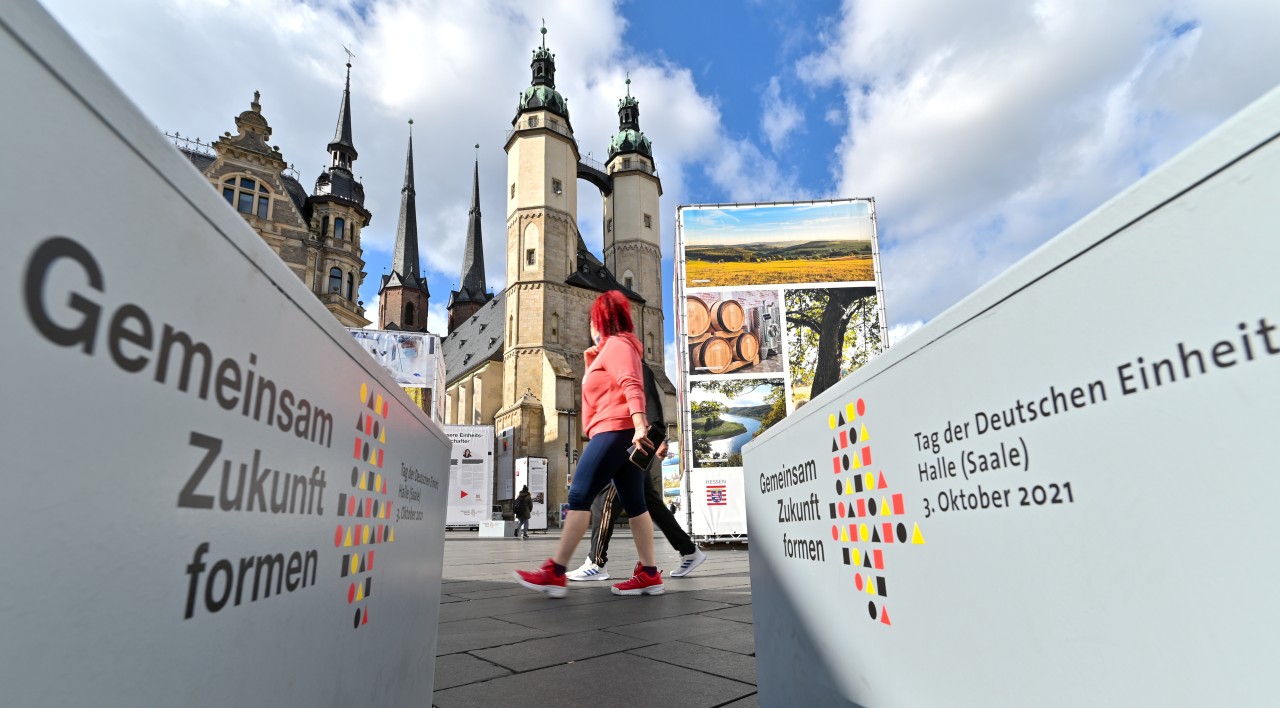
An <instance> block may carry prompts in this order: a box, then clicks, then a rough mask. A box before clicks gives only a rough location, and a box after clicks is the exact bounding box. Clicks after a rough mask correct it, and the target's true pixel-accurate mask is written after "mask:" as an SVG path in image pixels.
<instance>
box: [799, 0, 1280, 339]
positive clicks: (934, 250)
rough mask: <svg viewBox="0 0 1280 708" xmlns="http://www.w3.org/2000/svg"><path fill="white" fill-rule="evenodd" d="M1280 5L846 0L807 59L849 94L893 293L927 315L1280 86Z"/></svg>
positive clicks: (813, 71)
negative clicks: (1274, 34)
mask: <svg viewBox="0 0 1280 708" xmlns="http://www.w3.org/2000/svg"><path fill="white" fill-rule="evenodd" d="M1278 24H1280V4H1276V3H1261V2H1257V3H1212V2H1209V1H1208V0H1181V1H1177V2H1158V1H1156V0H1147V1H1140V2H1128V3H1114V2H1103V1H1102V0H1095V1H1092V2H1075V1H1074V0H1071V1H1069V0H1041V1H1040V2H1037V3H1034V4H1027V5H1017V4H1014V5H1010V4H1008V3H1004V2H996V1H995V0H984V1H980V2H976V3H965V4H963V5H958V4H955V3H950V2H945V0H932V1H930V2H916V3H847V4H846V5H845V7H844V10H843V16H842V18H841V21H840V23H839V24H838V26H837V27H836V28H835V29H834V30H833V31H832V32H831V33H830V34H828V35H826V36H824V37H823V41H824V45H825V48H824V49H823V50H821V51H819V52H817V53H815V54H813V55H812V56H809V57H807V58H805V59H804V60H802V61H801V62H800V63H799V64H798V66H797V70H798V72H799V74H800V75H801V77H802V78H804V79H805V80H806V81H807V82H809V83H810V84H811V85H813V86H818V87H825V86H831V85H834V86H837V87H838V88H840V89H841V90H842V91H843V94H844V100H845V111H844V112H845V119H846V120H847V130H846V132H845V135H844V137H843V139H842V141H841V144H840V145H839V146H838V150H837V163H836V167H835V170H834V174H833V177H834V179H835V180H836V182H837V183H838V187H837V190H836V191H837V192H838V193H841V194H858V195H874V196H875V197H876V200H877V212H878V217H879V227H880V232H881V236H882V238H883V242H882V244H881V245H882V253H883V255H882V261H883V267H884V272H885V278H886V290H887V297H886V300H887V303H888V305H889V307H890V308H891V310H893V311H895V312H897V313H899V314H901V315H902V316H903V317H905V318H907V319H908V320H914V319H921V318H928V317H931V316H932V315H934V314H936V313H937V312H939V311H941V310H942V309H945V308H946V307H947V306H949V305H951V304H953V303H954V302H956V301H957V300H958V299H960V298H962V297H963V296H964V295H966V294H968V293H969V292H971V291H972V290H973V289H974V288H976V287H977V286H978V285H980V284H982V283H983V282H985V281H986V280H988V279H990V278H991V277H993V276H994V275H996V274H998V273H999V272H1000V271H1001V270H1003V269H1004V268H1005V267H1007V266H1009V265H1010V264H1012V263H1013V262H1015V261H1016V260H1018V259H1019V258H1021V257H1022V256H1024V255H1025V254H1027V253H1028V252H1029V251H1031V250H1032V249H1033V248H1034V247H1036V246H1038V245H1039V244H1041V243H1043V242H1044V241H1045V240H1047V239H1048V238H1049V237H1051V236H1053V235H1055V234H1056V233H1057V232H1058V231H1060V230H1061V229H1062V228H1064V227H1065V226H1067V225H1069V224H1070V223H1072V222H1073V221H1075V220H1077V219H1079V218H1080V217H1082V216H1083V215H1084V214H1086V213H1087V212H1088V211H1089V210H1091V209H1092V208H1094V207H1096V206H1097V205H1099V204H1100V203H1102V202H1103V201H1105V200H1106V199H1107V198H1109V197H1111V196H1113V195H1114V194H1116V193H1118V192H1119V191H1121V190H1122V189H1123V188H1125V187H1126V186H1128V185H1129V184H1130V183H1132V182H1133V181H1134V180H1135V179H1137V178H1139V177H1140V176H1141V175H1143V174H1145V172H1146V171H1148V170H1150V169H1151V168H1153V167H1154V166H1156V165H1158V164H1160V163H1161V162H1163V161H1165V160H1166V159H1168V158H1169V157H1171V156H1172V155H1173V154H1175V153H1176V152H1177V151H1178V150H1180V149H1182V148H1183V147H1185V146H1186V145H1188V144H1189V143H1190V142H1191V141H1193V140H1194V139H1195V138H1197V137H1199V136H1201V135H1202V134H1203V133H1204V132H1206V131H1207V130H1208V129H1210V128H1212V127H1214V126H1215V125H1217V124H1218V123H1219V122H1221V121H1222V120H1223V119H1225V118H1226V117H1227V116H1229V115H1230V114H1231V113H1233V112H1234V111H1236V110H1238V109H1240V108H1242V107H1243V106H1244V105H1245V104H1246V103H1248V102H1249V101H1250V100H1252V99H1253V98H1256V97H1257V96H1259V95H1261V94H1262V93H1263V92H1264V91H1266V90H1268V89H1270V88H1271V87H1273V86H1275V85H1276V83H1277V82H1280V43H1276V42H1274V41H1272V40H1271V38H1270V34H1269V33H1270V32H1271V31H1272V29H1273V28H1274V27H1275V26H1277V25H1278Z"/></svg>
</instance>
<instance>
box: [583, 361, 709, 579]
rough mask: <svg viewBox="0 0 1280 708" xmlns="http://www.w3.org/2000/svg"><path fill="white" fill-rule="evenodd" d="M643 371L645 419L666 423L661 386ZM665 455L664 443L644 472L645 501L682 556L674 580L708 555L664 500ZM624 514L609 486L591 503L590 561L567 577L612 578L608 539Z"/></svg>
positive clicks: (654, 519)
mask: <svg viewBox="0 0 1280 708" xmlns="http://www.w3.org/2000/svg"><path fill="white" fill-rule="evenodd" d="M641 368H642V369H643V370H644V371H643V373H644V398H645V408H646V410H645V417H646V418H648V419H649V422H651V423H655V422H656V423H658V424H660V425H661V424H663V416H662V393H661V392H660V391H658V384H657V383H656V382H655V381H654V379H653V372H651V371H650V370H649V367H648V366H643V367H641ZM666 453H667V443H666V442H665V441H664V442H663V443H662V445H660V446H658V451H657V453H655V454H654V456H653V460H651V461H650V463H649V468H648V469H647V470H646V471H645V485H644V494H645V498H644V501H645V505H646V506H647V507H648V508H649V516H650V517H652V518H653V523H654V525H655V526H657V527H658V528H659V529H661V530H662V535H664V536H666V537H667V542H668V543H670V544H671V547H672V548H674V549H676V552H678V553H679V554H680V556H681V562H680V567H679V568H677V569H676V570H675V571H674V572H672V573H671V577H673V578H682V577H684V576H686V575H688V574H689V573H692V572H693V569H694V568H697V567H698V566H699V565H701V564H702V561H704V560H706V559H707V555H706V554H705V553H703V552H702V551H701V550H700V549H699V548H698V546H697V545H696V544H694V542H693V539H691V538H689V534H687V533H685V531H684V529H683V528H681V527H680V523H679V522H678V521H676V517H675V515H674V514H673V513H672V512H671V509H670V508H669V507H668V506H667V505H666V503H665V502H664V500H663V498H662V471H661V465H662V463H661V460H662V458H663V457H664V456H665V455H666ZM621 515H622V505H621V504H620V503H618V491H617V490H616V489H614V487H613V485H612V484H610V485H609V486H607V487H605V488H604V489H603V490H602V491H601V492H600V494H598V495H597V496H596V498H595V501H594V502H593V503H592V504H591V555H589V556H588V557H587V562H586V563H583V564H582V567H581V568H578V569H577V570H575V571H572V572H570V573H568V574H567V575H566V577H568V578H569V579H570V580H579V581H582V580H607V579H608V578H609V573H608V572H606V571H605V568H604V567H605V564H606V563H608V562H609V539H610V538H611V537H612V536H613V525H614V523H615V522H617V520H618V517H619V516H621Z"/></svg>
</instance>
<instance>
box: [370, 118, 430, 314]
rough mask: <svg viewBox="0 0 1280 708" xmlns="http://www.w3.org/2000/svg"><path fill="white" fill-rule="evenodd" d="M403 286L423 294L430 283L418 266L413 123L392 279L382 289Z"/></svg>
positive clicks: (392, 265)
mask: <svg viewBox="0 0 1280 708" xmlns="http://www.w3.org/2000/svg"><path fill="white" fill-rule="evenodd" d="M388 285H402V286H405V287H410V288H416V289H418V290H421V291H423V292H424V293H428V295H429V294H430V293H429V292H428V290H427V281H426V279H425V278H423V277H422V275H421V271H420V270H419V265H418V199H417V196H416V193H415V191H414V187H413V120H412V119H410V120H409V149H408V151H407V153H406V154H405V162H404V186H403V187H402V188H401V189H400V223H399V225H398V226H397V227H396V246H395V251H394V252H393V253H392V256H391V275H389V276H384V278H383V283H382V287H383V289H385V288H386V287H387V286H388Z"/></svg>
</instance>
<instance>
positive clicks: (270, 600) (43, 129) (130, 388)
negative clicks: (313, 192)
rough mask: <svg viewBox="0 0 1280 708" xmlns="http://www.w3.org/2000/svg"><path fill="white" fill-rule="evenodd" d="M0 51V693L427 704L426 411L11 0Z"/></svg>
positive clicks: (435, 540) (433, 524)
mask: <svg viewBox="0 0 1280 708" xmlns="http://www.w3.org/2000/svg"><path fill="white" fill-rule="evenodd" d="M0 65H3V66H4V70H3V71H0V95H3V96H7V97H21V98H20V103H21V107H20V109H18V108H17V106H16V104H7V105H8V106H9V107H8V108H6V109H5V110H4V111H3V114H4V118H3V123H4V128H5V131H6V136H7V137H6V139H5V140H4V145H5V147H4V161H5V163H6V164H7V165H11V166H16V165H22V169H21V170H14V169H9V170H5V171H4V172H3V174H0V193H3V194H4V199H5V203H6V204H9V205H11V206H13V207H14V208H12V209H10V210H9V211H8V213H7V215H6V223H5V236H4V238H5V247H6V254H7V257H6V258H4V259H0V282H3V283H5V284H6V286H7V288H8V289H7V293H8V294H9V295H10V300H11V301H10V303H9V305H10V306H9V307H6V308H4V310H3V311H2V312H0V329H2V330H3V331H4V332H5V335H6V337H7V338H8V341H9V343H8V344H6V345H5V346H3V347H0V368H3V370H4V372H5V383H4V395H3V398H4V402H5V406H6V411H5V423H4V425H3V426H0V442H2V443H3V444H2V445H0V448H2V449H3V450H4V452H3V453H0V455H2V457H0V469H3V471H4V473H3V474H2V475H0V484H2V485H3V495H4V498H5V499H6V500H7V502H8V504H7V505H6V508H5V510H4V512H3V513H0V537H3V538H4V542H3V543H0V565H2V567H3V568H4V570H3V572H0V598H3V600H0V626H3V639H2V640H0V690H2V691H3V698H2V699H0V703H3V704H4V705H6V706H89V705H92V706H170V705H191V706H197V705H198V706H235V705H306V706H332V705H340V706H361V705H373V704H377V705H386V706H421V705H427V704H429V703H430V701H431V696H432V685H433V681H434V678H433V677H434V674H435V672H434V662H435V646H436V641H435V640H436V628H437V620H438V619H439V598H440V582H441V573H442V568H443V551H444V514H445V497H446V496H447V494H448V492H449V478H448V441H447V439H446V438H445V437H444V434H443V432H442V431H441V430H440V427H439V426H438V425H437V424H436V423H435V422H433V421H432V420H431V419H430V418H429V417H428V416H427V414H426V413H424V412H423V411H421V410H420V409H419V408H418V407H417V406H415V405H414V404H413V402H412V401H411V400H410V399H409V397H408V396H407V394H406V393H405V392H404V391H402V390H400V387H399V386H398V385H397V383H396V381H394V380H393V379H392V378H391V377H390V376H388V375H387V372H386V371H384V370H383V369H382V368H381V367H380V366H378V365H377V364H376V363H375V362H374V361H373V360H371V359H370V358H369V357H368V356H367V355H366V353H365V352H364V351H362V350H361V348H360V347H359V346H357V344H356V342H355V341H353V339H352V337H351V335H350V334H348V332H347V331H346V329H345V328H344V327H343V326H342V325H341V324H339V322H338V321H337V320H336V319H335V317H334V316H333V314H332V313H331V312H330V311H329V310H327V309H326V308H325V306H324V305H323V304H322V303H321V302H320V300H319V299H317V297H316V296H315V294H314V293H313V292H312V291H311V289H310V288H309V287H308V286H307V285H305V284H304V283H303V281H302V280H300V279H299V276H298V275H297V274H296V273H295V272H294V271H293V270H291V269H290V268H289V267H288V266H287V265H286V264H285V263H284V262H283V261H282V260H281V259H280V257H279V256H278V255H277V254H276V253H275V252H274V251H273V250H272V249H271V247H270V246H268V244H267V243H266V242H264V241H263V239H262V237H260V236H259V235H258V234H257V233H255V232H254V231H253V230H252V229H250V227H249V226H248V225H247V224H246V223H245V220H244V219H243V218H242V217H241V215H239V214H237V213H236V211H235V210H234V209H232V208H230V207H229V206H228V204H227V202H226V201H224V200H223V198H222V196H221V194H220V193H219V192H217V191H215V190H214V188H213V186H212V185H211V184H210V182H209V181H206V180H205V179H203V178H202V177H201V176H200V175H199V173H197V172H196V171H195V170H193V169H192V167H191V164H190V163H189V162H188V161H187V159H186V158H185V157H183V156H182V155H181V154H179V153H178V152H177V151H176V150H174V148H173V146H172V145H171V144H169V142H168V141H167V140H166V139H165V138H164V136H162V135H161V134H160V133H159V132H157V131H156V129H155V128H154V127H153V124H152V122H151V121H149V120H147V119H146V118H145V117H143V116H142V115H141V114H139V113H138V111H137V110H136V109H135V108H134V107H133V105H132V104H131V103H130V102H129V101H128V99H127V98H126V97H125V96H123V95H122V94H120V92H119V91H118V90H117V89H116V88H115V87H114V86H113V85H112V83H111V81H110V79H108V78H107V77H106V76H104V75H103V74H102V73H101V72H100V71H99V70H98V69H97V68H96V67H95V66H94V65H93V64H92V62H90V61H89V59H88V58H87V57H85V56H84V54H83V53H82V52H81V51H80V50H79V48H78V47H76V46H75V44H73V43H72V42H71V40H70V39H69V38H68V37H67V36H66V35H65V34H64V33H63V32H62V31H61V30H60V29H59V28H58V27H57V25H56V24H55V23H54V22H53V20H52V19H51V18H49V17H48V16H47V15H46V14H45V13H44V12H43V10H41V9H40V8H39V6H37V5H36V4H35V3H34V2H27V1H26V0H19V1H17V2H13V1H9V2H3V3H0ZM264 147H265V145H264ZM86 165H97V166H99V167H101V168H103V169H109V172H110V176H109V177H105V175H106V173H104V172H102V171H101V170H100V169H97V168H92V169H86ZM108 166H109V167H108ZM263 174H264V175H265V176H264V177H263V179H266V178H267V177H270V178H272V179H275V178H277V177H278V175H272V174H270V173H269V172H267V171H265V169H264V172H263ZM254 176H255V177H257V176H258V175H257V174H255V175H254ZM274 183H275V184H279V182H278V181H277V182H274ZM55 185H56V188H55V187H54V186H55ZM69 194H74V195H76V196H75V199H74V204H70V203H69V202H67V200H66V195H69ZM280 194H284V192H283V191H282V192H280ZM277 198H280V197H279V196H277ZM283 198H285V199H287V196H285V197H283ZM409 667H411V668H409Z"/></svg>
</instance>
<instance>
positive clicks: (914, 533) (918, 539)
mask: <svg viewBox="0 0 1280 708" xmlns="http://www.w3.org/2000/svg"><path fill="white" fill-rule="evenodd" d="M911 543H912V544H914V545H917V546H923V545H924V534H922V533H920V524H912V529H911Z"/></svg>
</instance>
